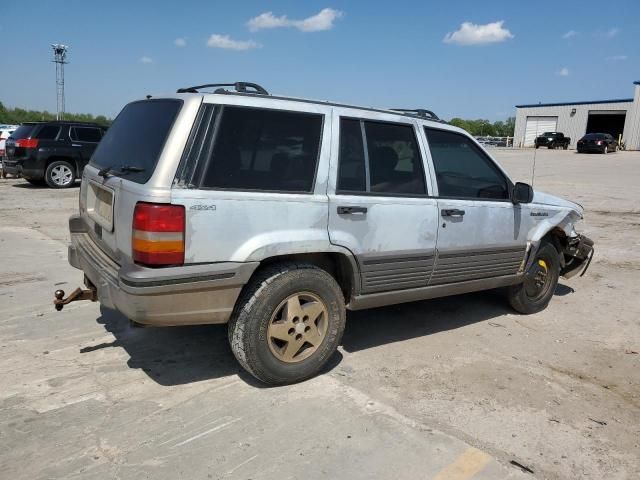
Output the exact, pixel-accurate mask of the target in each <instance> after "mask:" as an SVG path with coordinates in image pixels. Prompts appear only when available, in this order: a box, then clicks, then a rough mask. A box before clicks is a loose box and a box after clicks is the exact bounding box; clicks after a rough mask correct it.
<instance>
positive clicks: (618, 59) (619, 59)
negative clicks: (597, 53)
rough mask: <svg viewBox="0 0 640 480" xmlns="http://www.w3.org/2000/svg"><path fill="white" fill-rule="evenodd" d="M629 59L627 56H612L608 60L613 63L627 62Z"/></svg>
mask: <svg viewBox="0 0 640 480" xmlns="http://www.w3.org/2000/svg"><path fill="white" fill-rule="evenodd" d="M628 58H629V57H628V56H626V55H612V56H610V57H607V60H610V61H613V62H624V61H625V60H627V59H628Z"/></svg>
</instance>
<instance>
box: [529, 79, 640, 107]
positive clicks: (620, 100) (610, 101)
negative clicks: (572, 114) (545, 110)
mask: <svg viewBox="0 0 640 480" xmlns="http://www.w3.org/2000/svg"><path fill="white" fill-rule="evenodd" d="M635 83H637V84H639V85H640V81H638V82H635ZM632 102H633V98H616V99H613V100H593V101H591V102H561V103H531V104H528V105H516V108H533V107H563V106H566V105H592V104H598V103H632Z"/></svg>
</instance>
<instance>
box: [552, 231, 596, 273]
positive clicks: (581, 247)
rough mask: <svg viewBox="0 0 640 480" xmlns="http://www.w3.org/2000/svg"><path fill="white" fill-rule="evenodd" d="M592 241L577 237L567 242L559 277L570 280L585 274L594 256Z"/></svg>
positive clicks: (580, 236) (581, 236)
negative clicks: (563, 263)
mask: <svg viewBox="0 0 640 480" xmlns="http://www.w3.org/2000/svg"><path fill="white" fill-rule="evenodd" d="M594 251H595V250H594V248H593V240H591V239H590V238H588V237H585V236H584V235H578V236H577V237H576V238H575V239H573V240H571V241H569V244H568V245H567V247H566V248H565V250H564V252H563V253H564V260H565V265H564V267H562V269H561V270H560V275H562V276H563V277H564V278H571V277H574V276H575V275H577V274H578V273H580V276H582V275H584V274H585V273H587V269H588V268H589V265H590V264H591V260H592V259H593V254H594Z"/></svg>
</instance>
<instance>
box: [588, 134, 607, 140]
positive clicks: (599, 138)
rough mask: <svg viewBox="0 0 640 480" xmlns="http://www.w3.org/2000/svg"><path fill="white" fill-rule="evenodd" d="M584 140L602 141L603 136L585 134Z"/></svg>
mask: <svg viewBox="0 0 640 480" xmlns="http://www.w3.org/2000/svg"><path fill="white" fill-rule="evenodd" d="M584 139H585V140H602V139H604V134H602V133H587V134H586V135H585V136H584Z"/></svg>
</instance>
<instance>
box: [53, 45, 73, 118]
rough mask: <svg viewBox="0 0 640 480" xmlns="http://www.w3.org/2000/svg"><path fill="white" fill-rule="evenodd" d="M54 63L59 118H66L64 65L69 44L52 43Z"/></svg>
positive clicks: (57, 115)
mask: <svg viewBox="0 0 640 480" xmlns="http://www.w3.org/2000/svg"><path fill="white" fill-rule="evenodd" d="M51 48H53V63H55V64H56V96H57V102H58V103H57V114H56V118H57V119H58V120H64V66H65V64H67V63H69V62H67V50H68V49H69V47H68V46H67V45H62V44H61V43H52V44H51Z"/></svg>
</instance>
